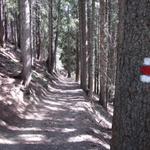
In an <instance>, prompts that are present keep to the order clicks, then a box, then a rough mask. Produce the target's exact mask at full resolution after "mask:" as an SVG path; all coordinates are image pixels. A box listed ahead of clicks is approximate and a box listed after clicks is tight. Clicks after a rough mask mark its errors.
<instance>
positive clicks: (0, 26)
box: [0, 0, 5, 47]
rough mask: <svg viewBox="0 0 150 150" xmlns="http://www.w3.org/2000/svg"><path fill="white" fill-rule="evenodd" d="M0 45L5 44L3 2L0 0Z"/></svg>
mask: <svg viewBox="0 0 150 150" xmlns="http://www.w3.org/2000/svg"><path fill="white" fill-rule="evenodd" d="M0 46H2V47H4V46H5V2H4V0H0Z"/></svg>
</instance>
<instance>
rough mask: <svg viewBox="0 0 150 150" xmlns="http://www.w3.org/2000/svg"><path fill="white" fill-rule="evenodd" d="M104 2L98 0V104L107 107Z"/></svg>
mask: <svg viewBox="0 0 150 150" xmlns="http://www.w3.org/2000/svg"><path fill="white" fill-rule="evenodd" d="M105 23H106V2H105V1H104V0H100V97H99V102H100V104H101V105H102V106H103V107H104V108H106V109H107V99H106V91H107V61H108V60H107V48H106V41H105V39H106V36H105V32H106V31H105Z"/></svg>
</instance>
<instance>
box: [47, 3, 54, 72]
mask: <svg viewBox="0 0 150 150" xmlns="http://www.w3.org/2000/svg"><path fill="white" fill-rule="evenodd" d="M47 63H48V72H49V73H51V74H52V73H53V68H54V59H53V0H49V46H48V59H47Z"/></svg>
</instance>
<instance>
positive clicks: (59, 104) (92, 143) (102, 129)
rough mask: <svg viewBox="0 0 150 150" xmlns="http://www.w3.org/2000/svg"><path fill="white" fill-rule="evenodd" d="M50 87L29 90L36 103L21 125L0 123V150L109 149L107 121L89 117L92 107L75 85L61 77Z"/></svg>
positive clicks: (24, 115)
mask: <svg viewBox="0 0 150 150" xmlns="http://www.w3.org/2000/svg"><path fill="white" fill-rule="evenodd" d="M53 84H54V85H53V86H50V85H48V88H47V90H44V89H41V90H40V91H38V89H32V96H33V98H34V99H36V103H35V106H34V107H31V108H30V107H29V108H28V109H27V110H26V112H25V113H24V114H22V116H21V120H22V121H23V122H22V123H21V124H20V123H18V124H16V125H8V124H7V123H6V122H4V121H1V122H0V127H1V128H2V130H1V132H0V150H108V149H109V147H110V146H109V143H110V138H111V122H110V120H109V119H107V118H105V117H104V116H102V115H100V116H99V117H101V118H100V119H101V121H100V122H103V124H101V123H99V124H98V123H97V122H96V121H95V120H94V119H93V118H92V116H91V115H92V107H91V104H90V102H88V100H86V98H85V95H84V92H83V91H82V90H81V89H80V88H79V86H78V84H77V83H74V82H71V81H70V80H69V79H68V80H67V79H64V78H61V79H59V80H56V81H54V83H53ZM38 92H39V95H38V97H37V94H36V93H38ZM96 116H98V115H95V116H94V117H96ZM102 118H103V119H102Z"/></svg>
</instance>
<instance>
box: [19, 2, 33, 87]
mask: <svg viewBox="0 0 150 150" xmlns="http://www.w3.org/2000/svg"><path fill="white" fill-rule="evenodd" d="M20 24H21V51H22V61H23V70H22V73H21V75H22V79H23V83H24V84H25V86H26V87H27V86H28V85H29V83H30V79H31V65H32V58H31V49H30V4H29V0H21V1H20Z"/></svg>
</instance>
